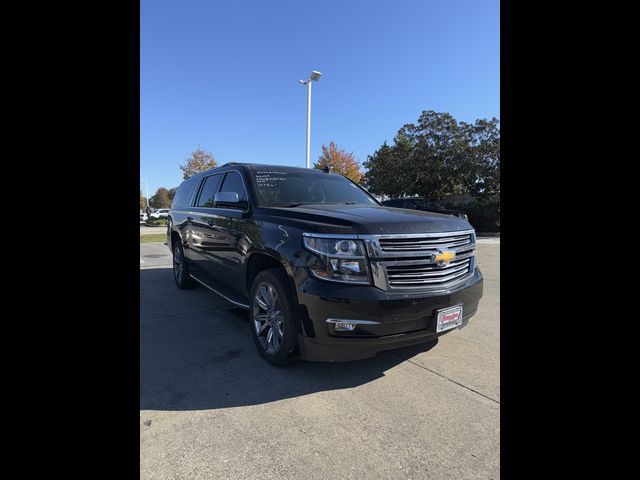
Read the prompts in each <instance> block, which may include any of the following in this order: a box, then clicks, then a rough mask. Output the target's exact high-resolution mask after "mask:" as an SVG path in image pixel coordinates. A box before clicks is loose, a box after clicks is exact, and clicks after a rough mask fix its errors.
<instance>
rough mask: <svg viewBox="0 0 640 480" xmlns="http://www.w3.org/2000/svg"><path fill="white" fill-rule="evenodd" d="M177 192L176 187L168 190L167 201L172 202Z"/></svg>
mask: <svg viewBox="0 0 640 480" xmlns="http://www.w3.org/2000/svg"><path fill="white" fill-rule="evenodd" d="M177 191H178V187H173V188H172V189H171V190H169V193H168V195H169V200H171V201H172V202H173V197H175V196H176V192H177Z"/></svg>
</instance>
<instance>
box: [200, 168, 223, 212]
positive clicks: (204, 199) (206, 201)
mask: <svg viewBox="0 0 640 480" xmlns="http://www.w3.org/2000/svg"><path fill="white" fill-rule="evenodd" d="M220 177H222V175H221V174H217V175H211V176H210V177H207V178H205V179H204V185H203V186H202V190H201V191H200V196H199V197H198V204H197V206H198V207H208V208H213V197H214V195H215V194H216V192H217V191H218V185H220Z"/></svg>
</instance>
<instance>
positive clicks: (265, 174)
mask: <svg viewBox="0 0 640 480" xmlns="http://www.w3.org/2000/svg"><path fill="white" fill-rule="evenodd" d="M286 175H287V172H281V171H279V170H258V171H256V173H255V175H254V178H255V179H256V183H257V184H258V186H259V187H275V186H276V183H277V182H283V181H285V180H286V179H287V177H286Z"/></svg>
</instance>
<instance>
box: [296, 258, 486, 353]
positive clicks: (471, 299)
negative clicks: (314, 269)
mask: <svg viewBox="0 0 640 480" xmlns="http://www.w3.org/2000/svg"><path fill="white" fill-rule="evenodd" d="M297 290H298V291H297V293H298V301H299V304H300V311H299V312H298V313H299V317H300V318H301V324H302V328H301V329H302V332H301V334H300V335H299V337H298V343H299V345H300V355H301V357H302V358H303V359H305V360H312V361H327V362H341V361H348V360H356V359H361V358H368V357H372V356H374V355H375V354H376V353H378V352H380V351H383V350H388V349H392V348H398V347H404V346H409V345H414V344H417V343H422V342H428V341H430V340H433V339H434V338H436V337H438V336H440V335H443V334H444V333H447V332H450V331H451V330H447V331H445V332H440V333H437V332H436V326H435V314H434V313H435V311H436V310H440V309H442V308H446V307H450V306H453V305H463V322H462V325H461V326H460V327H458V328H463V327H464V326H466V325H467V323H468V322H469V319H470V318H471V317H472V316H473V315H474V314H475V313H476V310H477V309H478V303H479V301H480V298H481V297H482V291H483V279H482V273H481V272H480V269H479V268H476V270H475V272H474V274H473V275H472V276H471V277H470V278H469V280H468V281H467V282H465V283H463V284H462V285H459V286H456V288H455V289H452V290H450V291H446V292H438V293H431V294H425V293H424V292H422V293H419V292H416V293H392V292H385V291H383V290H380V289H378V288H375V287H371V286H352V285H346V284H340V283H330V282H326V281H322V280H317V279H314V278H306V279H305V280H304V281H303V282H302V283H300V284H298V285H297ZM427 295H428V296H427ZM327 319H344V320H367V321H369V322H376V323H367V324H364V325H357V327H356V329H355V331H353V332H336V331H335V325H334V324H333V323H327V322H326V320H327Z"/></svg>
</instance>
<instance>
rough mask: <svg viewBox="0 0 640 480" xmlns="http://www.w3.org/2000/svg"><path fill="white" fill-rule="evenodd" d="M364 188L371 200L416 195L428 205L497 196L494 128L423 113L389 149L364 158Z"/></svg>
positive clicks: (495, 123) (488, 122)
mask: <svg viewBox="0 0 640 480" xmlns="http://www.w3.org/2000/svg"><path fill="white" fill-rule="evenodd" d="M364 167H365V168H366V169H367V171H366V174H365V184H366V185H367V188H368V189H369V190H370V191H371V192H372V193H374V194H378V195H389V196H405V195H421V196H426V197H429V198H431V199H434V200H440V199H442V198H443V197H445V196H447V195H451V194H456V193H470V194H473V195H475V196H479V197H483V196H484V197H488V196H491V195H495V194H499V193H500V129H499V122H498V120H497V119H495V118H493V119H491V120H486V119H480V120H476V121H475V122H474V123H473V124H470V123H466V122H458V121H456V119H455V118H453V116H451V115H450V114H448V113H438V112H434V111H432V110H429V111H424V112H422V114H421V115H420V118H419V119H418V122H417V124H407V125H405V126H403V127H402V128H401V129H400V130H399V131H398V134H397V135H396V136H395V138H394V143H393V145H391V146H389V145H387V144H386V142H385V143H384V144H383V145H382V146H381V147H380V148H379V149H378V150H376V151H375V152H374V153H373V155H370V156H368V157H367V161H366V162H365V163H364Z"/></svg>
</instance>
